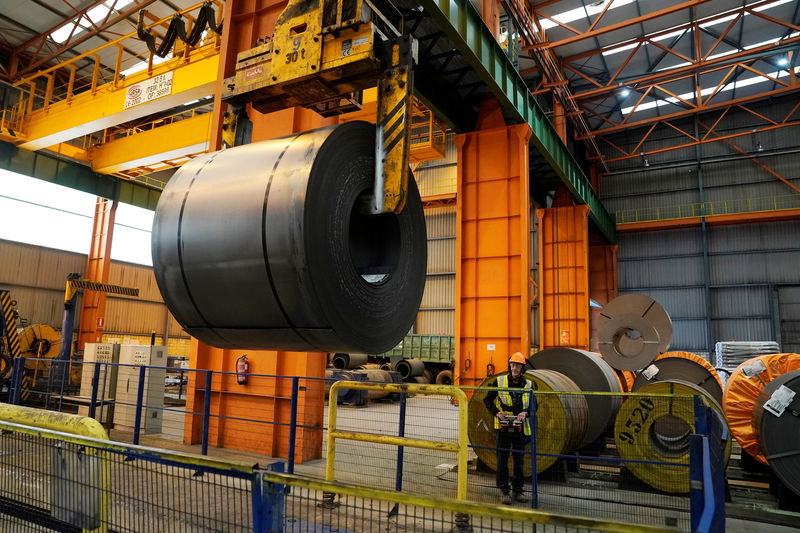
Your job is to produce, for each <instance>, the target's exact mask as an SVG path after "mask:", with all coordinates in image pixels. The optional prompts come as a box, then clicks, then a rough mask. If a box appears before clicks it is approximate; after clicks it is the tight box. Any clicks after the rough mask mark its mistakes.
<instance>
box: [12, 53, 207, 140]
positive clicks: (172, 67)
mask: <svg viewBox="0 0 800 533" xmlns="http://www.w3.org/2000/svg"><path fill="white" fill-rule="evenodd" d="M218 64H219V50H218V48H217V47H216V46H215V45H214V44H209V45H206V46H203V47H200V48H197V49H196V50H194V51H192V54H191V55H189V56H188V57H178V58H175V59H172V60H170V61H166V62H164V63H161V64H160V65H157V66H155V67H153V69H152V71H151V72H150V73H148V72H147V71H146V70H145V71H142V72H140V73H137V74H132V75H131V76H128V77H127V78H125V79H124V80H123V81H120V82H119V83H117V84H116V85H115V84H114V83H107V84H105V85H102V86H100V87H98V88H97V90H96V91H94V92H92V91H91V90H87V91H85V92H83V93H80V94H78V95H76V96H75V97H73V98H72V100H71V101H70V102H68V101H67V100H62V101H60V102H56V103H53V104H50V105H49V106H47V107H46V108H43V109H38V110H36V111H33V112H31V113H30V114H28V115H27V116H26V117H25V119H24V120H23V125H22V132H23V134H24V137H25V138H26V139H27V141H26V142H24V143H22V144H20V145H19V146H20V148H24V149H26V150H39V149H41V148H46V147H48V146H52V145H55V144H58V143H61V142H64V141H68V140H70V139H75V138H77V137H81V136H83V135H87V134H90V133H94V132H96V131H101V130H103V129H105V128H110V127H113V126H117V125H119V124H122V123H124V122H128V121H131V120H136V119H139V118H142V117H145V116H148V115H152V114H154V113H159V112H162V111H166V110H168V109H172V108H174V107H177V106H179V105H182V104H184V103H186V102H190V101H192V100H196V99H198V98H202V97H204V96H208V95H210V94H213V92H214V83H215V82H216V79H217V67H218ZM158 76H163V77H162V78H159V79H160V80H161V81H162V84H161V86H160V87H157V88H155V89H154V88H153V81H152V80H154V79H155V78H156V77H158ZM165 87H166V88H168V89H169V92H168V93H167V94H165V95H164V96H161V97H159V98H155V99H152V100H149V101H143V103H139V104H138V105H132V106H130V105H129V107H128V108H127V109H126V102H128V104H130V103H132V102H134V101H135V100H134V98H135V97H136V96H137V95H147V94H151V93H152V92H153V91H156V90H162V91H163V90H165Z"/></svg>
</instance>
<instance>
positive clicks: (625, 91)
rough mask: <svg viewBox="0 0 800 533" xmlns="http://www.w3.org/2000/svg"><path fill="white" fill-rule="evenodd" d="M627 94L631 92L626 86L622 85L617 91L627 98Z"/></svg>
mask: <svg viewBox="0 0 800 533" xmlns="http://www.w3.org/2000/svg"><path fill="white" fill-rule="evenodd" d="M629 94H631V90H630V89H628V88H627V87H623V89H622V90H621V91H620V92H619V95H620V96H622V97H623V98H627V97H628V95H629Z"/></svg>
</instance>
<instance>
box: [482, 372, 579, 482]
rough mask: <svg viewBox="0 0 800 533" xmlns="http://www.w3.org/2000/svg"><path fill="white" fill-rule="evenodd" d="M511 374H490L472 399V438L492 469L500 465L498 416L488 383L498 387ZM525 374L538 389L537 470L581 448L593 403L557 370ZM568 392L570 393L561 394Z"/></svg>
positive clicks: (527, 467)
mask: <svg viewBox="0 0 800 533" xmlns="http://www.w3.org/2000/svg"><path fill="white" fill-rule="evenodd" d="M504 375H508V372H501V373H499V374H497V375H494V376H490V377H488V378H486V379H485V380H484V381H483V383H481V385H480V389H478V390H477V391H476V392H475V394H473V395H472V398H471V399H470V402H469V419H470V424H469V430H468V435H469V441H470V443H471V444H472V446H473V449H474V450H475V453H476V454H477V456H478V458H479V459H480V460H481V462H483V463H484V464H485V465H487V466H488V467H489V468H491V469H492V470H496V469H497V454H496V453H495V438H494V433H495V430H494V418H493V417H492V415H491V414H490V413H489V411H487V410H486V407H485V406H484V404H483V399H484V397H485V396H486V394H487V392H488V391H486V390H481V389H482V388H484V387H497V378H498V377H499V376H504ZM524 376H525V377H526V378H527V379H528V380H530V381H531V383H532V387H533V389H534V390H535V391H536V401H537V404H538V409H537V411H536V433H535V438H536V451H537V459H536V471H537V472H543V471H545V470H547V469H548V468H549V467H551V466H552V465H553V464H554V463H555V462H556V460H557V456H558V455H560V454H564V453H569V452H571V451H574V450H576V449H577V448H578V446H579V445H580V443H581V442H582V441H583V439H584V437H585V436H586V431H587V429H588V427H589V417H590V414H589V407H588V405H587V403H586V399H585V397H584V396H583V395H581V394H575V393H578V392H580V389H579V387H578V385H576V384H575V382H574V381H572V380H571V379H570V378H568V377H567V376H565V375H564V374H561V373H560V372H556V371H553V370H530V371H528V372H526V373H525V374H524ZM559 393H566V394H559ZM524 470H525V475H526V476H527V475H530V473H531V464H530V456H527V457H526V459H525V468H524Z"/></svg>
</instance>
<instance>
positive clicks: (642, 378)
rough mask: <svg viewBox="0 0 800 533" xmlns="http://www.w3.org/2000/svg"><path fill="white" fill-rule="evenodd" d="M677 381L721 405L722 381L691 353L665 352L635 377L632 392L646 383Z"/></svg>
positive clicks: (709, 367) (707, 364)
mask: <svg viewBox="0 0 800 533" xmlns="http://www.w3.org/2000/svg"><path fill="white" fill-rule="evenodd" d="M673 379H677V380H680V381H687V382H689V383H694V384H695V385H697V386H698V387H700V388H702V389H703V390H705V391H706V392H707V393H709V394H710V395H711V397H712V398H714V400H716V402H717V403H718V404H720V405H721V404H722V381H721V380H720V378H719V374H717V371H716V370H715V369H714V367H713V366H711V364H710V363H709V362H708V361H706V360H705V359H703V358H702V357H700V356H699V355H695V354H693V353H691V352H666V353H663V354H661V355H659V356H658V357H657V358H656V360H655V361H653V363H652V364H651V365H649V366H648V367H647V368H645V369H643V370H642V371H641V372H639V374H637V376H636V380H635V381H634V382H633V390H634V391H638V390H639V389H641V388H642V387H644V386H645V385H647V384H648V383H654V382H656V381H667V380H673Z"/></svg>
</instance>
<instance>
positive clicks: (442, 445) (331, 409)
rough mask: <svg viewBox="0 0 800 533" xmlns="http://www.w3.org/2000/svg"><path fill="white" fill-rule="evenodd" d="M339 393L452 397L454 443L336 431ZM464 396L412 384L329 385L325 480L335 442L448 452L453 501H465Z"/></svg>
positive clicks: (446, 389) (328, 476)
mask: <svg viewBox="0 0 800 533" xmlns="http://www.w3.org/2000/svg"><path fill="white" fill-rule="evenodd" d="M339 389H355V390H381V391H386V392H397V393H401V394H403V393H410V394H426V395H433V396H453V397H455V398H456V400H457V401H458V443H456V444H452V443H449V442H438V441H430V440H422V439H411V438H407V437H393V436H389V435H374V434H370V433H357V432H352V431H340V430H338V429H336V404H337V403H338V402H337V401H336V400H337V397H338V393H339ZM467 405H468V401H467V395H466V394H464V391H462V390H461V389H459V388H458V387H455V386H453V385H418V384H413V383H402V384H401V383H363V382H358V381H336V382H335V383H334V384H333V385H331V389H330V392H329V394H328V439H327V451H326V453H325V479H326V480H327V481H333V478H334V460H335V458H336V439H348V440H357V441H361V442H373V443H377V444H388V445H395V446H410V447H412V448H424V449H428V450H438V451H449V452H455V453H457V454H458V461H457V462H458V481H457V489H456V497H457V499H458V500H462V501H464V500H466V498H467V452H468V450H469V440H468V435H467V423H468V411H467Z"/></svg>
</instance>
